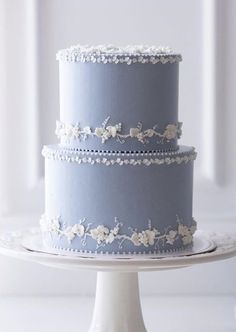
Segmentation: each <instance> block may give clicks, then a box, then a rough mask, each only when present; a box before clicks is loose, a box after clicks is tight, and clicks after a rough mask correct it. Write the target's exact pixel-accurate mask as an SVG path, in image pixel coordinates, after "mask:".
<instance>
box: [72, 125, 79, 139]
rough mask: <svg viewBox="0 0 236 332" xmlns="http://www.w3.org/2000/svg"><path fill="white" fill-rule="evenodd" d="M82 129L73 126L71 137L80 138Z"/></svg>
mask: <svg viewBox="0 0 236 332" xmlns="http://www.w3.org/2000/svg"><path fill="white" fill-rule="evenodd" d="M80 133H81V131H80V127H79V126H73V127H72V128H71V136H72V137H74V138H79V137H80Z"/></svg>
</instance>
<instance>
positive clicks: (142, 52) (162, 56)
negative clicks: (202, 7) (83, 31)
mask: <svg viewBox="0 0 236 332" xmlns="http://www.w3.org/2000/svg"><path fill="white" fill-rule="evenodd" d="M56 59H57V60H59V61H63V62H92V63H103V64H106V63H115V64H118V63H124V64H127V65H131V64H132V63H142V64H145V63H151V64H156V63H162V64H165V63H168V62H169V63H175V62H179V61H182V56H181V55H180V54H176V53H174V52H173V51H172V49H171V48H169V47H163V46H148V45H128V46H121V47H117V46H114V45H98V46H90V45H77V46H71V47H70V48H67V49H63V50H60V51H58V53H57V55H56Z"/></svg>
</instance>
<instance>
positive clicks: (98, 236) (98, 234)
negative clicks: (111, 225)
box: [90, 225, 109, 244]
mask: <svg viewBox="0 0 236 332" xmlns="http://www.w3.org/2000/svg"><path fill="white" fill-rule="evenodd" d="M90 234H91V236H92V238H93V239H94V240H96V241H97V243H98V244H101V243H102V242H104V241H106V238H107V235H108V234H109V229H108V228H107V227H105V226H103V225H99V226H98V227H97V228H94V229H91V230H90Z"/></svg>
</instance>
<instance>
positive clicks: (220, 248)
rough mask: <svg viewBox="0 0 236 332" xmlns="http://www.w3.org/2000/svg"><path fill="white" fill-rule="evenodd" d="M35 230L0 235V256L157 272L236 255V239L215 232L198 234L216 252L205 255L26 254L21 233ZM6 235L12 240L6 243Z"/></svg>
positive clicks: (67, 265)
mask: <svg viewBox="0 0 236 332" xmlns="http://www.w3.org/2000/svg"><path fill="white" fill-rule="evenodd" d="M36 230H38V228H37V229H36V228H33V229H32V228H28V229H25V230H21V231H11V232H2V233H0V254H4V255H7V256H11V257H15V258H19V259H23V260H27V261H31V262H36V263H40V264H42V265H47V266H53V267H58V268H64V269H87V270H94V271H107V272H112V271H114V272H118V271H123V272H125V271H127V272H142V271H157V270H166V269H176V268H182V267H187V266H192V265H196V264H202V263H210V262H214V261H219V260H224V259H228V258H232V257H234V256H236V236H232V235H230V234H227V233H217V232H209V231H203V230H201V231H198V233H197V234H198V236H201V237H204V238H210V239H211V240H212V241H214V243H215V244H216V246H217V247H216V249H215V250H214V251H211V252H207V253H200V254H194V255H192V256H178V257H165V258H164V257H163V258H159V259H146V258H145V255H137V256H138V257H135V259H133V260H132V259H122V258H119V259H117V258H116V259H109V260H108V259H107V256H108V255H104V258H103V257H101V255H99V257H98V258H96V259H94V258H87V257H83V258H82V257H78V256H74V257H73V256H61V255H55V254H49V253H41V252H40V253H39V252H34V251H29V250H26V249H24V248H23V247H22V246H21V241H22V238H23V236H24V234H26V233H27V235H28V236H29V232H32V234H36ZM7 236H8V237H9V238H10V237H11V236H12V237H13V239H15V242H14V241H13V240H12V239H11V240H9V242H8V243H7Z"/></svg>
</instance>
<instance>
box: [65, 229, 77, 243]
mask: <svg viewBox="0 0 236 332" xmlns="http://www.w3.org/2000/svg"><path fill="white" fill-rule="evenodd" d="M63 234H64V235H65V236H66V237H67V240H68V241H69V242H71V241H72V240H73V239H74V237H75V235H76V234H75V233H74V232H73V228H72V227H71V226H69V227H67V228H66V229H64V231H63Z"/></svg>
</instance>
